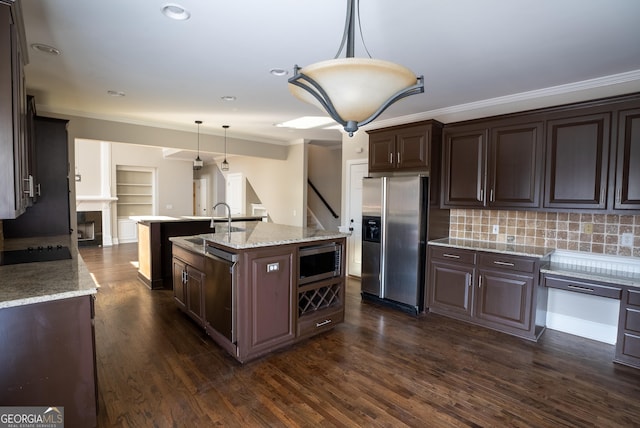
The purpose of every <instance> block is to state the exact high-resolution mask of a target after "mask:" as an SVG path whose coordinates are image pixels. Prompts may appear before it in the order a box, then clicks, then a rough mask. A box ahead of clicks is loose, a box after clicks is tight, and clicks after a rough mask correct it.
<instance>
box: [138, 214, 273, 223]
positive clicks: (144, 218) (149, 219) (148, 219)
mask: <svg viewBox="0 0 640 428" xmlns="http://www.w3.org/2000/svg"><path fill="white" fill-rule="evenodd" d="M129 219H131V220H134V221H137V222H138V223H145V224H146V223H168V222H180V221H211V217H210V216H198V215H191V216H187V215H185V216H178V217H171V216H166V215H137V216H130V217H129ZM262 219H263V216H255V215H232V216H231V221H232V222H238V221H262ZM213 221H215V222H225V221H227V217H226V216H215V217H213Z"/></svg>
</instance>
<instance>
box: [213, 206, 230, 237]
mask: <svg viewBox="0 0 640 428" xmlns="http://www.w3.org/2000/svg"><path fill="white" fill-rule="evenodd" d="M220 205H224V206H225V207H227V229H228V232H229V241H231V207H230V206H229V204H227V203H226V202H218V203H217V204H215V205H214V206H213V208H211V224H210V225H209V227H215V222H214V221H213V219H214V217H215V212H216V208H218V207H219V206H220Z"/></svg>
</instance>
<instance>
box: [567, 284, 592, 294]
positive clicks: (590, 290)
mask: <svg viewBox="0 0 640 428" xmlns="http://www.w3.org/2000/svg"><path fill="white" fill-rule="evenodd" d="M567 288H571V289H573V290H580V291H588V292H589V293H593V291H594V290H593V288H589V287H580V286H579V285H573V284H569V285H567Z"/></svg>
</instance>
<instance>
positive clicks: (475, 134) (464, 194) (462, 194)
mask: <svg viewBox="0 0 640 428" xmlns="http://www.w3.org/2000/svg"><path fill="white" fill-rule="evenodd" d="M487 133H488V131H487V129H484V128H483V129H477V130H470V131H456V130H454V129H451V130H448V131H445V136H444V162H443V175H442V181H443V183H442V184H443V192H442V205H443V207H449V208H455V207H482V206H484V200H485V199H484V189H485V164H486V162H485V158H486V142H487Z"/></svg>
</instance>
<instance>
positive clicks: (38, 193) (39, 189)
mask: <svg viewBox="0 0 640 428" xmlns="http://www.w3.org/2000/svg"><path fill="white" fill-rule="evenodd" d="M36 189H37V190H36V195H37V196H42V189H41V188H40V183H38V184H36Z"/></svg>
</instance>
